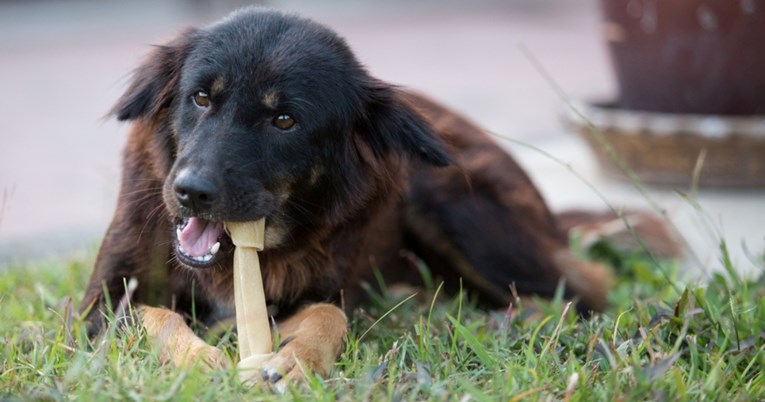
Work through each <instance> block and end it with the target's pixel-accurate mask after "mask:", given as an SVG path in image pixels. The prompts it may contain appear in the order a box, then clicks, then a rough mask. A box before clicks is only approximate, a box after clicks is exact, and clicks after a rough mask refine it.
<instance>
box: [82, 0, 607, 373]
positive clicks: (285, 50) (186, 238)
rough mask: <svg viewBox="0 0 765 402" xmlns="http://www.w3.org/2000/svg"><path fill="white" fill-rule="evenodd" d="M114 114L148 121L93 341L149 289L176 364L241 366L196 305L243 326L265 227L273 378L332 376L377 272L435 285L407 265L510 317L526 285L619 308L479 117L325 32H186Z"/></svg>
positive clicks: (138, 133)
mask: <svg viewBox="0 0 765 402" xmlns="http://www.w3.org/2000/svg"><path fill="white" fill-rule="evenodd" d="M113 114H114V115H115V116H116V118H117V119H119V120H121V121H129V122H130V124H131V126H130V127H131V128H130V132H129V138H128V140H127V145H126V147H125V151H124V155H123V175H122V181H121V188H120V195H119V199H118V204H117V207H116V212H115V214H114V217H113V220H112V222H111V224H110V226H109V228H108V231H107V233H106V235H105V237H104V239H103V242H102V244H101V247H100V250H99V252H98V256H97V259H96V263H95V267H94V271H93V273H92V276H91V278H90V283H89V285H88V287H87V289H86V293H85V296H84V299H83V302H82V314H83V315H84V316H85V317H86V320H87V322H88V325H89V330H90V331H91V333H97V332H98V331H99V328H102V326H103V324H104V317H105V316H106V315H107V314H106V313H107V312H108V310H109V306H116V305H118V304H119V303H118V302H119V301H120V300H123V301H124V300H125V298H127V297H128V296H130V297H129V298H130V302H131V303H132V305H133V306H135V310H136V312H137V316H138V320H139V325H140V326H141V327H142V328H143V330H145V331H146V334H147V335H148V337H149V338H150V339H153V340H156V341H157V342H159V343H160V344H161V348H162V350H163V356H164V358H166V359H167V360H169V361H171V362H173V363H174V364H177V365H184V364H189V363H193V362H196V361H203V362H206V363H207V364H209V365H211V366H215V367H219V366H226V365H227V361H226V357H225V356H224V355H223V354H222V352H221V351H220V350H218V349H216V348H214V347H212V346H209V345H207V344H205V343H204V342H203V341H202V340H201V339H200V338H198V337H197V336H196V335H195V334H194V332H193V331H192V330H191V329H190V328H189V327H188V325H187V319H188V317H189V313H190V311H191V308H192V305H193V308H194V312H195V317H196V319H198V320H201V321H202V322H204V323H207V324H210V325H212V323H215V322H217V321H220V320H223V319H225V318H227V317H231V316H232V315H233V309H234V292H233V279H232V258H233V257H232V254H233V253H232V251H233V245H232V242H231V239H230V237H229V236H228V234H227V233H226V232H225V230H224V226H223V222H230V221H236V222H239V221H255V220H258V219H260V218H265V221H266V229H265V250H264V251H263V252H262V253H260V259H261V265H262V267H263V268H262V275H263V282H264V287H265V294H266V298H267V303H268V308H269V313H270V314H271V315H272V322H274V323H275V328H274V330H278V331H279V334H280V337H281V339H283V341H282V343H281V344H280V345H279V348H278V350H277V351H276V352H275V354H274V355H273V357H272V358H270V360H269V361H267V362H266V364H265V366H264V369H263V372H262V373H259V375H258V377H262V381H264V382H266V383H273V384H276V385H279V384H287V383H291V382H299V381H301V379H302V378H303V376H304V371H303V369H307V370H310V371H312V372H314V373H316V374H318V375H321V376H327V375H329V372H330V370H331V368H332V366H333V364H334V362H335V361H336V359H337V357H338V356H339V354H340V352H341V350H342V348H343V345H344V340H345V337H346V328H347V325H348V314H350V312H352V311H353V309H354V307H355V306H358V305H359V303H362V302H363V301H364V300H365V297H366V295H367V294H366V291H365V290H364V287H363V286H362V285H363V284H364V283H368V284H372V285H374V284H376V283H377V280H376V275H378V274H376V273H379V275H381V276H382V278H383V279H384V280H385V282H386V283H406V284H411V285H418V284H420V283H421V276H420V274H419V271H418V270H417V269H416V268H415V267H413V266H412V264H410V263H408V259H407V258H405V256H404V255H405V254H406V255H416V256H417V258H419V259H421V260H422V261H423V262H424V263H426V264H427V266H428V267H429V269H430V270H431V272H432V274H433V275H435V276H437V277H439V278H441V279H442V280H443V281H444V284H445V288H446V289H447V290H451V291H457V290H459V289H460V286H461V284H464V287H465V288H466V289H467V290H468V291H470V292H472V293H473V294H475V295H476V296H477V298H478V300H479V301H480V303H481V304H482V305H484V306H486V307H488V308H499V307H507V305H508V304H509V303H511V302H512V301H513V298H512V296H511V286H514V287H515V289H517V292H518V293H521V294H533V295H539V296H543V297H544V296H552V295H553V294H554V292H555V291H556V288H557V287H558V286H559V283H560V282H561V281H564V282H565V289H566V293H567V295H568V296H570V297H573V298H576V299H578V300H579V307H580V309H581V310H582V311H588V310H601V309H602V308H604V306H606V304H607V293H608V290H609V287H610V286H611V283H612V277H611V274H610V272H609V270H608V269H606V268H604V267H603V266H601V265H599V264H597V263H593V262H586V261H582V260H579V259H577V258H576V257H575V256H574V255H573V254H572V253H571V251H570V250H569V248H568V238H567V235H566V233H565V232H564V231H563V230H561V229H560V228H559V226H558V223H557V221H556V217H555V216H554V215H553V214H552V213H551V212H550V210H549V209H548V208H547V206H546V204H545V201H544V200H543V198H542V196H541V195H540V193H539V192H538V191H537V189H536V188H535V187H534V185H533V184H532V182H531V181H530V180H529V178H528V176H527V175H526V174H525V173H524V171H523V170H522V169H521V167H519V165H518V164H517V163H516V162H515V161H514V160H513V159H512V157H511V156H510V155H508V154H507V153H506V152H505V151H503V150H502V149H501V148H500V146H498V145H497V144H496V143H495V142H494V141H493V140H492V139H491V138H490V137H489V136H487V135H486V134H485V133H484V132H483V131H482V130H481V129H480V128H479V127H477V126H476V125H474V124H472V123H471V122H469V121H468V120H466V119H465V118H463V117H461V116H459V115H457V114H455V113H454V112H452V111H450V110H448V109H446V108H445V107H443V106H441V105H439V104H438V103H436V102H434V101H431V100H429V99H428V98H426V97H424V96H422V95H418V94H415V93H412V92H409V91H407V90H405V89H402V88H400V87H397V86H393V85H390V84H388V83H385V82H383V81H381V80H378V79H375V78H374V77H372V76H370V74H369V73H368V72H367V71H366V70H365V68H364V67H363V66H362V65H361V64H360V63H359V62H358V61H357V59H356V58H355V57H354V55H353V53H352V52H351V50H350V49H349V47H348V45H346V43H345V42H344V40H343V39H342V38H340V37H339V36H338V35H337V34H335V33H333V31H331V30H330V29H328V28H326V27H324V26H322V25H319V24H317V23H315V22H312V21H310V20H307V19H303V18H301V17H297V16H293V15H287V14H283V13H280V12H276V11H268V10H263V9H258V8H247V9H244V10H240V11H238V12H236V13H234V14H232V15H231V16H229V17H227V18H225V19H224V20H222V21H221V22H219V23H216V24H214V25H212V26H209V27H207V28H205V29H189V30H187V31H184V32H182V33H181V34H180V35H178V36H177V37H176V38H175V39H173V40H171V41H170V42H168V43H166V44H165V45H162V46H158V47H156V48H155V49H153V51H152V52H151V54H150V55H149V56H148V58H147V59H146V60H145V61H144V62H143V64H141V65H140V67H138V69H137V70H136V71H135V73H134V75H133V77H132V81H131V83H130V84H129V85H128V88H127V90H126V92H125V93H124V95H123V96H122V97H121V98H120V99H119V100H118V101H117V103H116V105H115V106H114V108H113ZM402 251H406V252H405V253H402ZM130 280H133V281H134V283H137V287H136V288H135V291H134V292H133V291H132V290H131V291H130V292H128V293H130V294H129V295H128V294H126V286H125V283H127V282H128V281H130ZM301 367H302V369H301ZM259 380H260V379H259Z"/></svg>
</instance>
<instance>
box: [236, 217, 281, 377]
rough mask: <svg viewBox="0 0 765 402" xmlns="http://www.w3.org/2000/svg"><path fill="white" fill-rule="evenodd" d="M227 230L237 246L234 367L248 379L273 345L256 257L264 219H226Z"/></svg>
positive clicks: (261, 238)
mask: <svg viewBox="0 0 765 402" xmlns="http://www.w3.org/2000/svg"><path fill="white" fill-rule="evenodd" d="M226 230H228V233H229V235H230V236H231V240H232V241H233V242H234V246H236V249H235V250H234V303H235V304H236V328H237V333H238V340H239V359H240V361H239V364H238V365H237V367H239V369H240V370H242V373H241V378H242V381H247V380H249V379H251V378H253V376H254V375H255V372H254V370H257V369H258V368H259V366H260V364H261V363H262V362H263V361H264V360H265V359H266V358H268V357H269V356H271V353H272V348H273V344H272V341H271V327H270V325H269V318H268V311H267V309H266V296H265V293H264V289H263V277H262V276H261V274H260V261H259V260H258V251H259V250H263V241H264V234H265V219H261V220H259V221H255V222H227V223H226ZM244 371H249V373H245V372H244Z"/></svg>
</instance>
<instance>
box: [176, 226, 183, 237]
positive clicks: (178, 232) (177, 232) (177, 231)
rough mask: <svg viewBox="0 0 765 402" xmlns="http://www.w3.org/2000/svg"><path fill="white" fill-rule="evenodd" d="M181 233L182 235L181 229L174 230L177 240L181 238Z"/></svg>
mask: <svg viewBox="0 0 765 402" xmlns="http://www.w3.org/2000/svg"><path fill="white" fill-rule="evenodd" d="M181 233H182V231H181V228H176V229H175V235H176V236H178V238H179V239H180V238H181Z"/></svg>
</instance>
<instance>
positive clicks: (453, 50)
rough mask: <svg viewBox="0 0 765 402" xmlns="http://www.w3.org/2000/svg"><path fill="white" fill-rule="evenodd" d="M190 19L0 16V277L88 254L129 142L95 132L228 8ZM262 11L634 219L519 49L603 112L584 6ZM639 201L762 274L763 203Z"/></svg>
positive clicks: (8, 6) (535, 171)
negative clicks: (136, 78)
mask: <svg viewBox="0 0 765 402" xmlns="http://www.w3.org/2000/svg"><path fill="white" fill-rule="evenodd" d="M191 3H194V2H191V1H185V2H184V1H180V0H175V1H163V2H154V1H149V0H135V1H131V2H116V1H110V2H99V1H94V0H68V1H49V2H44V1H27V2H0V54H2V55H3V56H2V57H0V88H2V92H1V93H0V265H2V264H4V263H7V262H9V261H18V260H24V259H34V258H44V257H48V256H53V255H62V254H63V255H66V254H70V253H72V252H75V251H77V250H82V249H84V248H87V247H93V246H94V245H95V244H97V242H98V239H99V237H100V236H101V235H102V234H103V232H104V230H105V229H106V226H107V225H108V221H109V219H110V217H111V213H112V209H113V207H114V203H115V200H116V191H117V187H118V184H119V154H120V149H121V146H122V143H123V141H124V136H125V127H124V126H122V125H119V124H117V123H116V122H114V121H112V120H109V119H102V116H103V115H104V114H105V113H106V111H107V110H108V109H109V106H110V105H111V104H112V103H113V102H114V100H115V99H116V98H117V97H118V96H119V95H120V91H121V90H122V89H123V88H124V84H125V80H126V78H127V76H128V74H129V72H130V70H131V69H132V68H133V67H135V66H136V64H137V63H138V62H139V61H140V60H141V57H142V55H143V54H145V52H146V51H147V50H148V48H149V46H148V45H150V44H154V43H161V42H162V41H163V40H164V39H166V38H168V37H170V36H171V35H172V34H173V33H174V32H176V31H178V30H179V29H180V28H181V27H182V26H185V25H193V24H199V23H207V22H211V21H213V20H215V19H217V18H218V17H219V16H220V15H222V14H224V13H225V12H226V11H227V10H228V9H229V8H231V6H232V4H233V3H236V1H217V2H214V3H212V5H209V4H207V5H206V6H202V7H190V4H191ZM196 3H200V2H199V1H197V2H196ZM239 3H241V2H239ZM269 5H271V6H274V7H277V8H281V9H285V10H291V11H298V12H300V13H302V14H304V15H306V16H310V17H312V18H315V19H317V20H319V21H321V22H324V23H327V24H329V25H331V26H332V27H334V28H335V29H336V30H337V31H339V32H340V33H341V34H342V35H343V36H345V37H346V38H347V40H348V42H349V43H350V45H351V46H352V47H353V48H354V49H355V51H356V53H357V54H358V56H359V58H360V59H361V60H362V61H363V62H364V63H365V64H366V65H367V66H368V67H369V69H370V70H371V71H372V73H373V74H375V75H376V76H378V77H379V78H382V79H385V80H388V81H391V82H395V83H398V84H401V85H405V86H409V87H413V88H416V89H419V90H421V91H422V92H425V93H427V94H430V95H431V96H433V97H436V98H439V99H441V100H442V101H444V102H445V103H446V104H448V105H451V106H452V107H454V108H455V109H457V110H459V111H461V112H463V113H464V114H466V115H468V116H470V117H471V118H472V119H473V120H474V121H476V122H478V123H479V124H481V125H483V126H484V127H486V128H488V129H490V130H492V131H495V132H499V133H503V134H505V135H508V136H510V137H512V138H515V139H518V140H521V141H524V142H527V143H530V144H533V145H534V146H537V147H540V148H542V149H544V150H545V151H547V152H549V153H551V154H554V155H556V156H557V157H558V158H560V159H561V160H564V161H566V162H567V163H570V164H571V166H572V167H573V168H574V169H576V170H577V171H578V172H580V173H581V175H582V176H584V177H585V178H586V179H587V180H588V181H589V182H591V183H592V184H593V185H594V186H595V187H596V188H598V189H599V191H600V193H601V194H602V195H603V196H604V197H605V198H606V199H607V200H608V201H609V202H610V203H612V204H614V205H616V206H625V205H628V206H645V205H646V202H645V200H644V199H643V198H641V197H640V196H639V195H638V194H637V192H636V191H634V190H633V189H631V188H630V187H629V186H627V185H624V184H622V183H618V182H614V181H610V180H607V179H605V178H603V177H602V176H601V175H600V174H599V172H598V170H597V167H596V166H595V165H594V161H593V158H592V156H591V155H590V153H589V151H588V150H587V149H586V147H585V146H584V145H583V143H582V142H581V141H580V140H579V139H578V138H576V137H575V136H574V135H572V134H570V133H569V132H567V130H566V129H565V128H564V127H563V126H562V125H561V123H560V120H559V118H558V111H559V109H560V103H561V102H560V99H559V98H558V97H557V96H556V95H555V93H554V91H553V90H552V89H551V88H550V87H549V85H548V84H546V83H545V81H544V80H543V79H542V78H541V76H540V74H539V72H538V71H536V70H535V69H534V68H533V67H532V65H531V63H530V62H529V61H528V60H527V58H526V57H525V56H524V53H523V52H522V51H521V48H525V49H528V51H529V52H530V53H532V54H533V55H534V57H536V58H537V59H538V60H539V61H540V62H541V63H542V64H543V65H544V66H545V68H546V69H547V70H548V71H549V73H550V74H551V75H552V76H553V77H555V79H556V80H557V81H558V83H559V84H560V85H561V86H562V87H563V88H564V89H565V90H566V91H567V92H569V93H570V94H572V95H574V96H577V97H583V98H604V97H608V96H613V93H614V89H613V88H614V85H613V79H612V76H611V73H610V71H609V66H608V59H607V55H606V53H605V48H604V46H603V44H602V42H601V40H600V38H599V25H598V15H597V11H596V9H595V7H594V5H593V2H592V1H590V0H588V1H585V0H576V1H573V0H569V1H531V0H527V1H500V0H496V1H489V0H485V1H477V2H469V3H468V2H459V1H456V0H450V1H424V2H411V1H408V2H405V1H403V0H396V1H390V2H374V1H371V0H370V1H360V2H353V3H351V2H339V1H326V2H311V1H308V0H284V1H272V2H270V3H269ZM468 5H469V6H468ZM507 145H508V148H509V149H510V150H511V152H513V153H514V154H515V155H516V156H517V157H518V158H519V159H520V160H521V161H522V163H523V164H524V165H525V166H526V167H527V168H528V170H529V171H530V172H531V174H532V177H533V179H534V180H535V181H536V182H537V184H538V185H539V186H540V187H541V188H542V190H543V192H544V193H545V195H546V197H547V198H548V200H549V202H550V204H551V205H552V206H553V207H554V208H557V209H560V208H566V207H578V206H584V207H590V208H603V207H604V205H605V204H604V202H603V201H602V200H601V199H600V196H599V195H598V194H596V193H594V192H593V191H592V190H591V189H589V187H588V186H587V185H585V184H584V183H581V182H580V181H578V179H576V178H575V177H574V176H573V175H572V174H571V173H569V171H568V170H567V168H566V167H564V166H561V165H559V164H557V163H556V162H554V161H551V160H550V159H549V158H546V157H544V156H543V155H541V154H540V153H538V152H536V151H533V150H530V149H528V148H525V147H522V146H518V145H512V144H509V143H508V144H507ZM764 157H765V156H764ZM651 193H652V196H653V197H655V198H656V199H657V200H658V201H659V202H660V203H661V204H662V205H664V206H665V208H667V210H668V211H669V213H670V215H671V216H672V218H673V220H674V221H675V222H676V223H677V226H678V228H679V230H680V231H681V232H682V233H683V234H684V235H685V236H686V238H687V239H688V241H689V243H690V244H691V246H692V248H693V250H694V252H695V254H696V255H697V256H698V258H697V260H696V262H695V263H693V264H691V265H690V266H691V267H692V269H693V270H694V272H697V273H698V272H703V271H704V270H707V269H714V267H715V266H716V261H715V260H716V257H715V255H716V254H715V252H714V250H713V249H714V245H715V244H716V242H717V241H716V240H715V239H716V236H717V233H716V231H719V234H722V235H724V237H725V238H726V239H727V241H728V242H729V243H730V246H731V248H732V249H733V255H734V258H736V259H737V260H738V263H739V266H740V267H741V269H742V270H743V271H746V272H750V273H753V272H759V271H758V270H762V268H763V264H762V262H761V260H760V261H759V262H758V261H757V260H756V259H754V261H751V260H752V259H751V258H748V254H752V255H762V253H763V252H764V251H765V245H764V243H765V241H764V240H765V229H763V228H765V191H762V190H749V191H718V190H714V191H713V190H703V191H702V192H701V194H700V198H699V200H700V203H701V206H702V207H703V209H704V213H705V214H706V215H707V216H708V217H709V220H711V222H712V223H713V225H712V226H713V228H709V227H708V226H709V225H705V224H704V222H705V221H706V218H703V217H700V215H699V214H698V213H697V212H696V211H695V210H694V209H693V208H691V207H690V206H689V205H688V203H686V202H684V201H682V200H681V199H680V198H679V197H677V196H676V195H675V193H674V192H673V191H671V190H667V189H652V190H651ZM744 245H745V247H744ZM745 250H749V251H750V253H747V252H745Z"/></svg>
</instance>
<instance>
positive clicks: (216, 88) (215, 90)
mask: <svg viewBox="0 0 765 402" xmlns="http://www.w3.org/2000/svg"><path fill="white" fill-rule="evenodd" d="M225 85H226V82H225V81H224V80H223V77H215V80H213V83H212V85H210V96H212V97H215V95H218V94H220V93H221V92H223V87H224V86H225Z"/></svg>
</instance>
